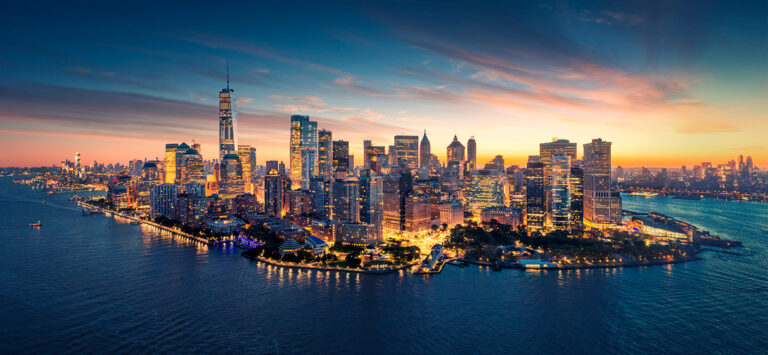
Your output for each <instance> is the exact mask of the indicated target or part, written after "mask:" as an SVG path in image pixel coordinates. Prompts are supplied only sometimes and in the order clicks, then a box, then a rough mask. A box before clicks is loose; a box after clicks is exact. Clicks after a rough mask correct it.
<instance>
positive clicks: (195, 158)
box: [179, 148, 205, 191]
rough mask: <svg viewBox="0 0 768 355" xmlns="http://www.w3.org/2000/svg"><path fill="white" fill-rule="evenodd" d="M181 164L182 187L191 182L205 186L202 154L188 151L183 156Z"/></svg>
mask: <svg viewBox="0 0 768 355" xmlns="http://www.w3.org/2000/svg"><path fill="white" fill-rule="evenodd" d="M181 162H182V164H181V165H180V167H181V169H180V174H179V176H180V179H179V181H180V184H181V185H182V187H183V186H185V185H186V184H188V183H190V182H195V183H197V184H200V185H201V186H205V167H204V166H203V156H202V155H200V152H198V151H197V150H196V149H191V148H190V149H187V151H186V152H184V154H183V155H181ZM185 191H186V190H185Z"/></svg>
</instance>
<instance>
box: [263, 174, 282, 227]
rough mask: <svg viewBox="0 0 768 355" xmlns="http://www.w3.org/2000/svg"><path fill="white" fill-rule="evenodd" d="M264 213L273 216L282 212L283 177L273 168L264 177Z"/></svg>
mask: <svg viewBox="0 0 768 355" xmlns="http://www.w3.org/2000/svg"><path fill="white" fill-rule="evenodd" d="M264 213H266V214H267V215H270V216H275V217H280V216H282V214H283V177H282V176H280V175H279V174H278V173H277V171H276V170H275V169H272V170H270V171H269V173H268V174H267V176H265V177H264Z"/></svg>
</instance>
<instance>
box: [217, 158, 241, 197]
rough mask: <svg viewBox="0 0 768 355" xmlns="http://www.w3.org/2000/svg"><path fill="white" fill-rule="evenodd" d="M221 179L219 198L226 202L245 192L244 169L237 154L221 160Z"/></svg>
mask: <svg viewBox="0 0 768 355" xmlns="http://www.w3.org/2000/svg"><path fill="white" fill-rule="evenodd" d="M220 174H221V179H220V181H219V196H220V197H221V198H223V199H225V200H229V199H233V198H235V196H237V195H241V194H243V192H244V191H245V189H244V184H243V167H242V165H241V163H240V158H239V157H238V156H237V154H227V155H225V156H224V158H223V159H222V160H221V170H220Z"/></svg>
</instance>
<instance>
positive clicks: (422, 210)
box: [403, 192, 432, 233]
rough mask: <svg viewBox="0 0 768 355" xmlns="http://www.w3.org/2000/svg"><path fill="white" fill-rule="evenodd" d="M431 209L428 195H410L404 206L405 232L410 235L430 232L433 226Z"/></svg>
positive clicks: (414, 193)
mask: <svg viewBox="0 0 768 355" xmlns="http://www.w3.org/2000/svg"><path fill="white" fill-rule="evenodd" d="M430 208H431V203H430V201H429V196H428V195H427V194H423V193H416V192H411V193H410V194H408V195H407V196H406V197H405V201H404V204H403V214H404V216H403V217H404V218H403V231H405V232H409V233H421V232H425V231H428V230H429V228H430V227H431V226H432V223H431V218H430V216H431V212H430Z"/></svg>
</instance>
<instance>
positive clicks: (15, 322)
mask: <svg viewBox="0 0 768 355" xmlns="http://www.w3.org/2000/svg"><path fill="white" fill-rule="evenodd" d="M70 196H71V194H61V195H46V194H44V193H42V192H39V191H32V190H30V189H29V188H28V187H26V186H22V185H16V184H13V183H11V180H10V179H9V178H0V215H1V216H3V217H2V223H1V224H0V242H1V243H2V247H0V353H57V354H58V353H84V352H85V353H92V352H99V353H104V352H110V353H111V352H117V353H136V352H173V353H177V352H189V353H213V352H216V353H229V352H247V353H283V354H292V353H303V354H306V353H438V352H441V353H502V352H503V353H594V352H598V351H599V352H601V353H703V352H711V351H716V352H725V353H755V352H760V351H765V349H766V348H768V335H767V334H768V330H767V329H768V205H765V204H757V203H748V202H733V201H732V202H728V201H718V200H700V201H689V200H675V199H672V198H668V197H662V196H658V197H653V198H644V197H631V196H625V197H624V207H625V208H626V209H628V210H633V211H657V212H661V213H664V214H668V215H670V216H673V217H676V218H679V219H682V220H684V221H687V222H690V223H693V224H696V225H698V226H701V227H702V228H704V229H706V230H710V231H711V232H713V233H714V234H716V235H720V236H722V237H725V238H732V239H738V240H741V241H743V242H744V247H743V248H737V249H735V251H737V252H739V253H741V254H742V255H741V256H737V255H726V254H719V253H714V252H705V253H703V254H702V256H703V258H704V260H701V261H695V262H688V263H683V264H675V265H665V266H649V267H635V268H614V269H590V270H567V271H522V270H504V271H502V272H493V271H491V270H490V269H487V268H480V267H475V266H471V267H467V268H457V267H453V266H446V268H445V270H444V271H443V273H442V274H440V275H433V276H424V275H412V274H407V273H405V272H401V273H399V274H389V275H364V274H350V273H334V272H320V271H306V270H291V269H280V268H276V267H269V266H264V265H260V264H258V263H255V262H252V261H250V260H248V259H246V258H243V257H241V256H239V251H238V250H236V249H233V248H231V247H221V248H219V247H217V248H208V247H207V246H205V245H201V244H198V243H193V242H188V241H185V240H183V239H179V238H175V237H173V236H170V235H168V234H164V233H159V232H157V231H156V230H153V229H151V228H149V227H146V226H139V225H133V224H129V223H128V222H127V221H124V220H121V219H120V218H112V217H109V218H108V217H105V216H103V215H93V216H81V213H80V209H78V208H77V206H75V204H74V203H73V202H70V201H69V200H68V198H69V197H70ZM43 200H45V201H46V203H45V204H43V203H42V201H43ZM37 220H40V221H42V223H43V227H42V228H40V229H32V228H30V227H29V223H31V222H34V221H37Z"/></svg>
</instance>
